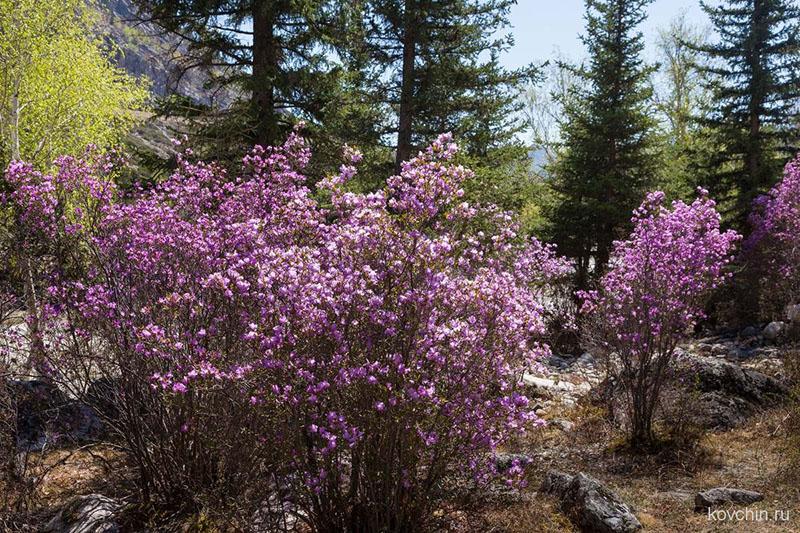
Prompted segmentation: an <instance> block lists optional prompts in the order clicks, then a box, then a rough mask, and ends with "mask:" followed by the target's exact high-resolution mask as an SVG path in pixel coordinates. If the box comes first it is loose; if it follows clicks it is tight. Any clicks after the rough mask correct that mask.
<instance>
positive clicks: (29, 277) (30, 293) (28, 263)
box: [25, 257, 45, 374]
mask: <svg viewBox="0 0 800 533" xmlns="http://www.w3.org/2000/svg"><path fill="white" fill-rule="evenodd" d="M35 280H36V277H35V275H34V271H33V261H32V260H31V258H30V257H25V308H26V312H27V315H28V336H29V337H30V359H29V361H28V367H29V368H33V369H35V370H37V371H38V372H39V373H42V374H44V373H45V368H44V367H45V365H44V363H45V347H44V339H43V338H42V331H41V324H40V322H39V303H38V301H37V298H36V281H35Z"/></svg>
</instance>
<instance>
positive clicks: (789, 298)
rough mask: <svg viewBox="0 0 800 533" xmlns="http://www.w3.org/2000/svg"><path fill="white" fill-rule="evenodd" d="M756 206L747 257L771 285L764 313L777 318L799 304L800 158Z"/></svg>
mask: <svg viewBox="0 0 800 533" xmlns="http://www.w3.org/2000/svg"><path fill="white" fill-rule="evenodd" d="M753 207H754V208H753V212H752V213H751V215H750V225H751V227H752V233H751V234H750V236H749V237H748V238H747V240H746V241H745V244H744V257H745V259H746V260H747V262H748V266H749V267H750V268H751V269H753V270H756V271H757V272H758V277H760V278H761V283H762V284H765V285H768V286H767V287H765V289H766V290H763V291H761V292H762V295H763V296H764V298H762V300H763V301H762V302H761V305H762V308H763V311H764V314H766V315H770V316H771V317H774V318H777V317H778V315H780V314H782V312H783V309H784V307H785V306H786V305H792V304H798V303H800V157H798V158H796V159H794V160H793V161H790V162H789V163H788V164H787V165H786V168H785V169H784V173H783V179H781V181H780V182H779V183H778V184H777V185H775V187H773V188H772V190H770V191H769V192H768V193H767V194H766V195H763V196H760V197H759V198H757V199H756V201H755V205H754V206H753Z"/></svg>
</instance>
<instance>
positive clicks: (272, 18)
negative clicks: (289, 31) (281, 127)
mask: <svg viewBox="0 0 800 533" xmlns="http://www.w3.org/2000/svg"><path fill="white" fill-rule="evenodd" d="M274 4H275V2H272V1H271V0H253V75H252V80H251V83H252V95H251V105H252V107H253V112H254V113H255V119H256V130H255V142H256V144H260V145H262V146H270V145H272V144H275V143H276V142H277V141H278V120H277V114H276V112H275V111H276V110H275V94H274V90H275V80H276V78H277V75H278V42H277V40H276V38H275V23H276V18H277V9H276V7H275V5H274Z"/></svg>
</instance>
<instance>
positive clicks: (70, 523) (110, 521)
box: [45, 494, 122, 533]
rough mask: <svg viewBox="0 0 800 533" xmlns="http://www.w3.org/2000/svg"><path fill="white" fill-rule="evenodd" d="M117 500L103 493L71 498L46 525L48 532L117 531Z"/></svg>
mask: <svg viewBox="0 0 800 533" xmlns="http://www.w3.org/2000/svg"><path fill="white" fill-rule="evenodd" d="M121 507H122V506H121V505H120V503H119V502H117V501H116V500H112V499H111V498H108V497H106V496H103V495H102V494H88V495H86V496H78V497H76V498H73V499H72V500H70V501H69V502H68V503H67V504H66V505H65V506H64V507H63V508H62V509H61V510H60V511H59V512H58V514H56V515H55V516H54V517H53V519H52V520H50V522H49V523H48V524H47V526H46V527H45V532H47V533H117V532H119V531H121V529H120V526H119V523H118V522H117V520H116V516H117V514H118V513H119V510H120V509H121Z"/></svg>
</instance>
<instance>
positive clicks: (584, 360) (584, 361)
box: [575, 352, 597, 366]
mask: <svg viewBox="0 0 800 533" xmlns="http://www.w3.org/2000/svg"><path fill="white" fill-rule="evenodd" d="M575 363H576V364H578V365H583V366H595V365H596V364H597V361H596V360H595V358H594V356H593V355H592V354H590V353H589V352H586V353H584V354H583V355H581V356H580V357H578V360H577V361H575Z"/></svg>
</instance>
